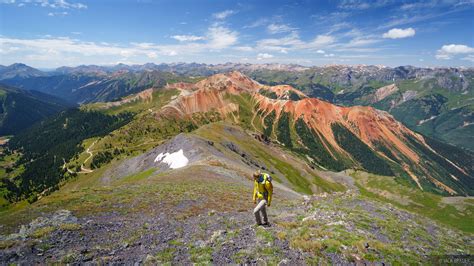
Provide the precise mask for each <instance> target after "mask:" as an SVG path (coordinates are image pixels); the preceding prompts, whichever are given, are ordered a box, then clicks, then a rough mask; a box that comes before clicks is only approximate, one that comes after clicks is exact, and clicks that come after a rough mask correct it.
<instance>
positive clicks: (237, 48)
mask: <svg viewBox="0 0 474 266" xmlns="http://www.w3.org/2000/svg"><path fill="white" fill-rule="evenodd" d="M235 50H237V51H242V52H251V51H253V48H252V47H250V46H237V47H235Z"/></svg>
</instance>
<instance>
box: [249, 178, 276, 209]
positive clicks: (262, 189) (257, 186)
mask: <svg viewBox="0 0 474 266" xmlns="http://www.w3.org/2000/svg"><path fill="white" fill-rule="evenodd" d="M272 194H273V185H272V182H271V177H270V175H269V174H265V173H263V174H261V175H260V177H259V178H257V180H255V181H254V186H253V201H256V200H257V198H258V199H266V200H267V202H268V206H270V204H271V203H272Z"/></svg>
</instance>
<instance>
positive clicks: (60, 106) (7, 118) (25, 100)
mask: <svg viewBox="0 0 474 266" xmlns="http://www.w3.org/2000/svg"><path fill="white" fill-rule="evenodd" d="M72 106H74V104H68V103H67V102H65V101H64V100H62V99H59V98H57V97H54V96H51V95H47V94H44V93H42V92H38V91H26V90H21V89H17V88H13V87H9V86H6V85H1V84H0V135H13V134H17V133H20V132H21V131H22V130H24V129H26V128H28V127H30V126H31V125H32V124H34V123H36V122H38V121H41V120H43V119H45V118H47V117H50V116H52V115H54V114H56V113H58V112H60V111H62V110H65V109H67V108H70V107H72Z"/></svg>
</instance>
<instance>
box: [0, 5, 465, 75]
mask: <svg viewBox="0 0 474 266" xmlns="http://www.w3.org/2000/svg"><path fill="white" fill-rule="evenodd" d="M14 62H22V63H26V64H29V65H32V66H34V67H40V68H54V67H58V66H63V65H68V66H76V65H81V64H98V65H109V64H117V63H126V64H143V63H147V62H153V63H162V62H166V63H170V62H198V63H213V64H214V63H225V62H242V63H296V64H302V65H327V64H351V65H354V64H375V65H388V66H399V65H415V66H474V0H446V1H430V0H426V1H401V0H398V1H391V0H374V1H359V0H347V1H278V0H273V1H239V2H237V1H222V0H221V1H217V0H216V1H204V0H199V1H197V0H195V1H191V0H190V1H179V0H174V1H155V0H135V1H131V0H130V1H125V0H114V1H112V0H96V1H85V0H0V64H3V65H8V64H11V63H14Z"/></svg>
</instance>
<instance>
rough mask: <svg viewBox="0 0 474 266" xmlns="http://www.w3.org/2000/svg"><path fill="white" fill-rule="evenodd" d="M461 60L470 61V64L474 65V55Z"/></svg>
mask: <svg viewBox="0 0 474 266" xmlns="http://www.w3.org/2000/svg"><path fill="white" fill-rule="evenodd" d="M461 60H465V61H469V62H472V63H474V54H470V55H468V56H466V57H463V58H461Z"/></svg>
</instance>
